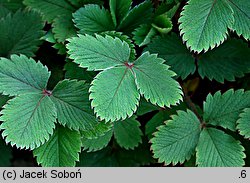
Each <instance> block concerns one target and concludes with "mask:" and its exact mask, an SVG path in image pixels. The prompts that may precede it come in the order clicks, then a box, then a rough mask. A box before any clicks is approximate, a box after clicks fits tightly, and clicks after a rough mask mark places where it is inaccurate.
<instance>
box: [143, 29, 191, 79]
mask: <svg viewBox="0 0 250 183" xmlns="http://www.w3.org/2000/svg"><path fill="white" fill-rule="evenodd" d="M146 50H147V51H149V52H151V53H157V54H159V57H161V58H163V59H165V60H166V63H167V64H168V65H170V66H171V69H172V70H173V71H174V72H175V73H176V74H177V76H178V77H181V78H182V79H185V78H186V77H187V76H188V75H190V74H193V73H194V72H195V70H196V66H195V59H194V58H193V57H192V54H191V53H190V52H189V51H188V49H187V48H186V47H185V45H184V44H183V43H182V41H181V39H180V38H178V36H177V35H176V34H171V35H165V36H164V37H157V38H155V39H153V40H152V42H151V43H150V44H149V45H148V47H147V48H146Z"/></svg>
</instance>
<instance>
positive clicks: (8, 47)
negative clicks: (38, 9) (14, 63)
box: [0, 11, 44, 57]
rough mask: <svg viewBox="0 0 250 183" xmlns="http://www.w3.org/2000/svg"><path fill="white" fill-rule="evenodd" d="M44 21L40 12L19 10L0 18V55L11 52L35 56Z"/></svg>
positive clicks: (8, 54)
mask: <svg viewBox="0 0 250 183" xmlns="http://www.w3.org/2000/svg"><path fill="white" fill-rule="evenodd" d="M43 26H44V23H43V22H42V20H41V17H40V15H39V14H38V13H35V12H28V11H17V12H16V13H15V14H13V15H11V14H9V15H8V16H6V17H5V18H2V19H0V32H1V36H0V56H2V57H10V55H11V54H24V55H26V56H29V57H32V56H34V52H35V51H36V50H37V49H38V46H39V45H40V44H41V40H40V38H41V37H42V36H43V34H44V32H43V30H42V29H43Z"/></svg>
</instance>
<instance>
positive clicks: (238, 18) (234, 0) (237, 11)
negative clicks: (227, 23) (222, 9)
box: [228, 0, 250, 40]
mask: <svg viewBox="0 0 250 183" xmlns="http://www.w3.org/2000/svg"><path fill="white" fill-rule="evenodd" d="M228 2H229V4H230V6H231V7H232V9H233V11H234V23H233V24H232V26H231V27H230V28H231V29H233V30H235V31H236V33H237V34H238V35H239V36H241V35H242V36H243V37H244V38H245V39H246V40H249V39H250V33H249V30H250V1H248V0H228Z"/></svg>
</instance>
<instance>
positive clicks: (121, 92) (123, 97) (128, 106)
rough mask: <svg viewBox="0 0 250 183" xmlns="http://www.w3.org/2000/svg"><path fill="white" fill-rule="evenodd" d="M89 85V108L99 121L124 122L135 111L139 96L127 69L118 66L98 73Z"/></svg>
mask: <svg viewBox="0 0 250 183" xmlns="http://www.w3.org/2000/svg"><path fill="white" fill-rule="evenodd" d="M91 85H92V86H91V87H90V90H89V91H90V92H91V93H90V97H89V98H90V99H91V100H92V102H91V106H92V107H93V108H94V111H95V113H96V115H97V117H100V119H101V120H103V119H104V120H105V121H117V120H120V119H122V120H124V119H126V118H127V117H130V116H132V115H133V113H134V112H135V111H136V109H137V105H138V103H139V98H140V95H139V92H138V91H137V88H136V85H135V81H134V76H133V73H132V71H131V70H130V69H129V68H128V67H126V66H120V67H115V68H111V69H107V70H105V71H103V72H100V73H99V74H98V75H97V76H96V77H95V79H94V81H93V82H92V84H91Z"/></svg>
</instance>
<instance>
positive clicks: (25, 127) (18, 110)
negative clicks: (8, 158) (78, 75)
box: [0, 94, 56, 149]
mask: <svg viewBox="0 0 250 183" xmlns="http://www.w3.org/2000/svg"><path fill="white" fill-rule="evenodd" d="M3 108H4V109H3V110H2V111H1V114H2V116H1V117H0V120H1V121H3V123H2V124H1V126H0V129H2V130H4V131H3V133H2V136H3V137H4V138H5V141H6V142H7V143H10V144H11V145H12V146H14V145H16V146H17V147H18V148H21V149H24V148H25V149H35V148H37V147H39V146H40V145H42V144H44V143H45V141H46V140H48V139H49V136H50V135H51V134H52V133H53V129H54V128H55V124H54V123H55V122H56V108H55V106H54V104H53V102H52V101H51V99H50V98H49V96H47V95H43V94H26V95H20V96H18V97H16V98H14V99H11V100H9V101H8V103H7V104H6V105H5V106H4V107H3Z"/></svg>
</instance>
